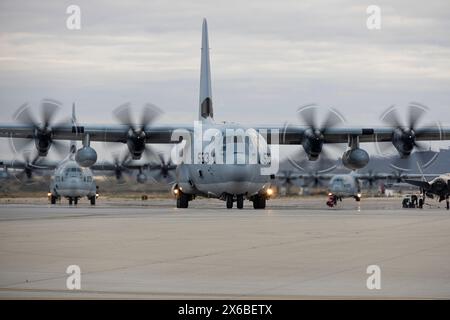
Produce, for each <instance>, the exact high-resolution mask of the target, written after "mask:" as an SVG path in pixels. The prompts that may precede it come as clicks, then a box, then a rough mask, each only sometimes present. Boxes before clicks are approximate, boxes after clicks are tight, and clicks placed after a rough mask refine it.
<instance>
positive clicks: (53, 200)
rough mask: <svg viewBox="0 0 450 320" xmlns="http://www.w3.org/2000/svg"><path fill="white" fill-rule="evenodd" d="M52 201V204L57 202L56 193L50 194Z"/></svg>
mask: <svg viewBox="0 0 450 320" xmlns="http://www.w3.org/2000/svg"><path fill="white" fill-rule="evenodd" d="M50 203H51V204H56V196H54V195H51V196H50Z"/></svg>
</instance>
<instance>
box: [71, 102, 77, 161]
mask: <svg viewBox="0 0 450 320" xmlns="http://www.w3.org/2000/svg"><path fill="white" fill-rule="evenodd" d="M71 122H72V126H73V127H75V128H77V117H76V115H75V102H74V103H73V104H72V118H71ZM77 133H78V132H77ZM75 152H77V142H76V141H75V140H71V141H70V153H71V154H74V153H75Z"/></svg>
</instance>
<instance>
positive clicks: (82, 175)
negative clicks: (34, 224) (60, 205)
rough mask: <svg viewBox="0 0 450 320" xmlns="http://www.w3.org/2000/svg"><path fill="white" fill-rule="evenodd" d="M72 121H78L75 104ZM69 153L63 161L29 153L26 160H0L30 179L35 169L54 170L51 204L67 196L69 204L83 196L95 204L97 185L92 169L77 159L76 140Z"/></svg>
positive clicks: (0, 162) (50, 196) (75, 202)
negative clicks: (82, 164)
mask: <svg viewBox="0 0 450 320" xmlns="http://www.w3.org/2000/svg"><path fill="white" fill-rule="evenodd" d="M71 121H72V123H73V124H75V123H76V118H75V105H73V106H72V120H71ZM67 151H68V154H67V156H66V157H65V158H64V159H63V160H62V161H61V162H55V161H43V160H42V158H39V155H37V156H35V157H33V159H30V157H29V155H28V156H27V157H26V159H25V161H14V160H13V161H0V164H1V165H2V166H3V167H4V168H5V169H7V168H11V169H19V170H22V171H21V172H20V173H19V174H18V175H17V176H16V177H17V178H19V179H21V176H23V175H25V176H26V178H28V179H30V178H31V176H32V174H33V171H39V170H46V171H48V170H54V173H53V175H52V178H51V182H50V188H49V193H48V197H49V198H50V202H51V204H55V203H56V201H57V200H58V199H61V198H66V199H68V200H69V205H72V204H75V205H76V204H77V203H78V200H79V199H80V198H82V197H87V199H88V200H89V201H90V203H91V205H95V200H96V199H97V196H98V195H97V187H96V185H95V181H94V177H93V174H92V171H91V170H90V169H89V168H84V167H82V166H80V165H79V164H78V162H77V161H76V160H75V155H76V152H77V145H76V141H71V142H70V147H69V148H68V149H67Z"/></svg>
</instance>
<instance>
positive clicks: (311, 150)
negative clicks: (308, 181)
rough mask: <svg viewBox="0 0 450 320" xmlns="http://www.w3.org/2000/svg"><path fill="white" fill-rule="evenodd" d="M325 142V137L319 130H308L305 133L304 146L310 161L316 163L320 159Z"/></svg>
mask: <svg viewBox="0 0 450 320" xmlns="http://www.w3.org/2000/svg"><path fill="white" fill-rule="evenodd" d="M323 142H324V137H323V134H322V133H321V132H320V131H319V130H315V131H313V130H312V129H308V130H306V131H305V133H304V137H303V140H302V146H303V149H304V150H305V152H306V154H307V155H308V160H310V161H315V160H317V158H319V155H320V153H321V152H322V147H323Z"/></svg>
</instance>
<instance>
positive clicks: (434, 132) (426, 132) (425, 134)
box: [261, 127, 450, 144]
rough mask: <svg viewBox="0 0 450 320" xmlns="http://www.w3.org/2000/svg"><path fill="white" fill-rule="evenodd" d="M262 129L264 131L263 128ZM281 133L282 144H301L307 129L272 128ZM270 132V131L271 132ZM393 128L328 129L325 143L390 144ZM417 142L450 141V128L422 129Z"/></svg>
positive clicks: (324, 134)
mask: <svg viewBox="0 0 450 320" xmlns="http://www.w3.org/2000/svg"><path fill="white" fill-rule="evenodd" d="M261 129H264V128H263V127H261ZM272 129H277V130H278V131H279V132H280V135H279V141H280V144H300V143H301V141H302V139H303V137H304V134H305V131H306V129H307V127H288V128H272ZM269 132H270V130H269ZM393 132H394V129H393V128H390V127H384V128H383V127H379V128H350V127H348V128H327V129H325V130H324V131H323V136H324V143H347V142H348V140H349V137H358V138H359V142H362V143H364V142H390V141H392V134H393ZM416 139H417V140H422V141H431V140H449V139H450V127H445V128H444V127H427V128H420V134H419V135H417V137H416Z"/></svg>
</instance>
